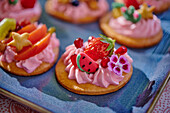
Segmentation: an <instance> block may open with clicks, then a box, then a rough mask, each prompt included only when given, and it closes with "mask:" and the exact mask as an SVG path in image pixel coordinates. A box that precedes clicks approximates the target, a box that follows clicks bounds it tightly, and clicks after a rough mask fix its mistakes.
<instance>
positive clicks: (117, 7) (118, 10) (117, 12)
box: [112, 2, 125, 18]
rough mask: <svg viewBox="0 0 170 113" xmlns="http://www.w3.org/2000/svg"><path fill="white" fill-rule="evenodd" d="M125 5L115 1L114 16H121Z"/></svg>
mask: <svg viewBox="0 0 170 113" xmlns="http://www.w3.org/2000/svg"><path fill="white" fill-rule="evenodd" d="M124 6H125V5H124V4H122V3H117V2H114V3H112V8H113V9H112V15H113V17H114V18H118V17H120V16H122V12H121V7H124Z"/></svg>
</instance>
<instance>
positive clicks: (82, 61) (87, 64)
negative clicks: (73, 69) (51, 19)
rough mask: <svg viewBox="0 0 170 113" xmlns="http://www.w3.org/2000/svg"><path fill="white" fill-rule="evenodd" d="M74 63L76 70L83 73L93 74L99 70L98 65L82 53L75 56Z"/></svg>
mask: <svg viewBox="0 0 170 113" xmlns="http://www.w3.org/2000/svg"><path fill="white" fill-rule="evenodd" d="M76 61H77V66H78V68H79V69H80V70H81V71H83V72H86V73H95V72H96V71H97V70H98V69H99V65H98V64H97V63H96V62H95V61H94V60H93V59H91V58H90V57H89V56H88V55H87V54H85V53H83V52H81V53H80V54H78V55H77V60H76Z"/></svg>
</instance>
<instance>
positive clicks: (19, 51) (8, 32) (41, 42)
mask: <svg viewBox="0 0 170 113" xmlns="http://www.w3.org/2000/svg"><path fill="white" fill-rule="evenodd" d="M21 27H22V28H21ZM54 31H55V28H50V29H49V30H48V31H47V27H46V25H45V24H39V25H38V24H37V23H30V24H28V25H24V26H20V25H16V20H15V19H10V18H5V19H4V20H2V21H1V24H0V36H1V38H0V48H1V49H0V66H1V67H2V68H3V69H4V70H6V71H8V72H10V73H13V74H16V75H20V76H33V75H38V74H42V73H44V72H46V71H48V70H49V69H50V68H51V67H52V66H53V65H54V63H55V62H56V60H57V57H58V53H59V40H58V39H57V38H56V35H55V33H54Z"/></svg>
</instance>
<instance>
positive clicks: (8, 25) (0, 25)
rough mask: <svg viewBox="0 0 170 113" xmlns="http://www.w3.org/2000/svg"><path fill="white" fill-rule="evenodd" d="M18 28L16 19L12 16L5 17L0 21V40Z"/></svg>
mask: <svg viewBox="0 0 170 113" xmlns="http://www.w3.org/2000/svg"><path fill="white" fill-rule="evenodd" d="M15 28H16V20H15V19H11V18H5V19H3V20H2V21H1V22H0V40H4V39H5V38H6V36H7V35H9V31H13V30H15Z"/></svg>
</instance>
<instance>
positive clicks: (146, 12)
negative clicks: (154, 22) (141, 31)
mask: <svg viewBox="0 0 170 113" xmlns="http://www.w3.org/2000/svg"><path fill="white" fill-rule="evenodd" d="M154 9H155V7H154V6H151V7H148V5H147V4H146V3H143V5H142V6H141V8H140V9H139V10H138V12H139V13H140V14H141V15H142V18H144V19H152V18H153V14H152V12H153V10H154Z"/></svg>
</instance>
